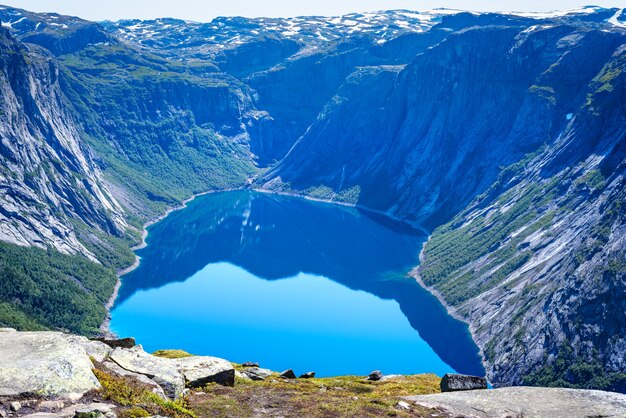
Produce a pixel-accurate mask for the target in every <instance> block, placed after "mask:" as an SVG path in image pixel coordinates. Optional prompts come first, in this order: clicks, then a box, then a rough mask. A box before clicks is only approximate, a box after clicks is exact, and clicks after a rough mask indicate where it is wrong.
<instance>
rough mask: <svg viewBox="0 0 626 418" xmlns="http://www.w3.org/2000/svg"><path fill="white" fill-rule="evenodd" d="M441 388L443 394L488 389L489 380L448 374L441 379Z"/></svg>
mask: <svg viewBox="0 0 626 418" xmlns="http://www.w3.org/2000/svg"><path fill="white" fill-rule="evenodd" d="M440 387H441V391H442V392H457V391H460V390H476V389H487V379H485V378H484V377H479V376H467V375H463V374H450V373H447V374H445V375H444V376H443V378H442V379H441V385H440Z"/></svg>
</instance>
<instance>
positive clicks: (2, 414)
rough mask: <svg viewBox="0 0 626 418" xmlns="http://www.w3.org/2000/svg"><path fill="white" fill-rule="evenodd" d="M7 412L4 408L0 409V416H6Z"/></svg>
mask: <svg viewBox="0 0 626 418" xmlns="http://www.w3.org/2000/svg"><path fill="white" fill-rule="evenodd" d="M6 416H7V412H6V411H5V410H4V409H0V417H2V418H6Z"/></svg>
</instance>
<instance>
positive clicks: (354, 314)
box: [111, 191, 484, 376]
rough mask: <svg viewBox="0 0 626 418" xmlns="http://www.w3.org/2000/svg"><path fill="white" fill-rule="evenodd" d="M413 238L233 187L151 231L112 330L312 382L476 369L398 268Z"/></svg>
mask: <svg viewBox="0 0 626 418" xmlns="http://www.w3.org/2000/svg"><path fill="white" fill-rule="evenodd" d="M425 238H426V237H425V236H424V234H422V233H420V232H418V231H416V230H414V229H412V228H410V227H409V226H407V225H405V224H402V223H398V222H396V221H393V220H390V219H388V218H385V217H382V216H379V215H373V214H370V213H367V212H363V211H360V210H357V209H354V208H347V207H341V206H336V205H329V204H324V203H318V202H311V201H307V200H303V199H299V198H292V197H285V196H276V195H267V194H259V193H254V192H248V191H234V192H224V193H216V194H210V195H206V196H203V197H200V198H197V199H196V200H194V201H193V202H191V203H190V204H189V206H188V207H187V208H186V209H184V210H180V211H176V212H173V213H172V214H170V215H169V216H168V217H167V218H165V219H164V220H163V221H161V222H159V223H157V224H155V225H153V226H152V227H151V228H150V229H149V235H148V239H147V244H148V246H147V247H146V248H144V249H142V250H139V251H138V255H139V256H140V257H141V264H140V266H139V267H138V268H137V269H136V270H134V271H132V272H131V273H129V274H127V275H126V276H124V277H123V279H122V287H121V289H120V295H119V298H118V300H117V303H116V306H115V308H114V309H113V311H112V321H111V328H112V330H113V331H114V332H116V333H117V334H118V335H120V336H127V335H132V336H134V337H136V338H137V340H138V342H139V343H141V344H143V346H144V348H145V349H146V350H147V351H154V350H157V349H162V348H181V349H184V350H186V351H189V352H191V353H194V354H206V355H214V356H218V357H223V358H227V359H229V360H231V361H236V362H245V361H256V362H259V363H261V366H262V367H267V368H270V369H274V370H278V371H280V370H284V369H286V368H293V369H294V370H295V371H296V373H303V372H305V371H309V370H315V371H316V372H317V374H318V375H319V376H332V375H342V374H360V375H363V374H367V373H369V372H370V371H372V370H373V369H381V370H382V371H383V373H385V374H390V373H402V374H409V373H423V372H434V373H437V374H439V375H441V374H443V373H446V372H451V371H456V372H460V373H470V374H480V375H482V374H484V370H483V368H482V366H481V364H480V361H479V358H478V349H477V347H476V346H475V344H474V343H473V341H472V340H471V338H470V335H469V332H468V330H467V326H466V325H465V324H463V323H461V322H459V321H456V320H455V319H453V318H451V317H450V316H449V315H447V313H446V311H445V309H444V308H443V307H442V306H441V305H440V304H439V302H438V301H437V300H436V299H435V298H434V297H433V296H432V295H430V294H429V293H428V292H426V291H425V290H423V289H422V288H421V287H420V286H419V285H417V284H416V283H415V281H413V280H412V279H409V278H406V273H407V272H408V271H409V270H410V268H411V267H413V266H415V265H416V264H417V263H418V259H417V256H418V253H419V249H420V248H421V244H422V243H423V242H424V240H425Z"/></svg>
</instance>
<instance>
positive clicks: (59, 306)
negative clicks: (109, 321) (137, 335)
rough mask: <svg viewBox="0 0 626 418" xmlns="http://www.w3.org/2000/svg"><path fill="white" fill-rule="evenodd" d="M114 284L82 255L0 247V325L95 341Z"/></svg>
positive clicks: (110, 275)
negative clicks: (59, 331) (58, 331)
mask: <svg viewBox="0 0 626 418" xmlns="http://www.w3.org/2000/svg"><path fill="white" fill-rule="evenodd" d="M116 280H117V279H116V276H115V273H114V272H113V270H111V269H108V268H105V267H103V266H101V265H98V264H96V263H94V262H92V261H89V260H88V259H87V258H85V257H84V256H82V255H64V254H61V253H59V252H58V251H56V250H52V249H48V250H44V249H40V248H36V247H20V246H17V245H13V244H8V243H5V242H0V324H2V325H5V326H11V327H15V328H17V329H20V330H41V329H66V330H68V331H71V332H74V333H78V334H83V335H95V334H97V333H98V329H99V327H100V324H101V323H102V321H103V320H104V318H105V315H106V311H105V309H104V305H105V303H106V301H107V300H108V298H109V296H110V295H111V294H112V293H113V288H114V286H115V282H116Z"/></svg>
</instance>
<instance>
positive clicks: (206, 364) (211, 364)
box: [169, 356, 235, 388]
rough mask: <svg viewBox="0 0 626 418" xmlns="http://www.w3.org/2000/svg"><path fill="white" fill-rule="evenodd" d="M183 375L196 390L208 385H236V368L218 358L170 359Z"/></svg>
mask: <svg viewBox="0 0 626 418" xmlns="http://www.w3.org/2000/svg"><path fill="white" fill-rule="evenodd" d="M169 361H170V362H171V363H173V364H175V365H176V367H177V368H178V370H180V372H181V373H182V374H183V376H184V377H185V380H186V382H187V385H188V386H190V387H192V388H196V387H202V386H204V385H206V384H207V383H218V384H220V385H226V386H234V385H235V368H234V367H233V365H232V364H231V363H230V362H229V361H228V360H224V359H221V358H217V357H208V356H194V357H185V358H179V359H169Z"/></svg>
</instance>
